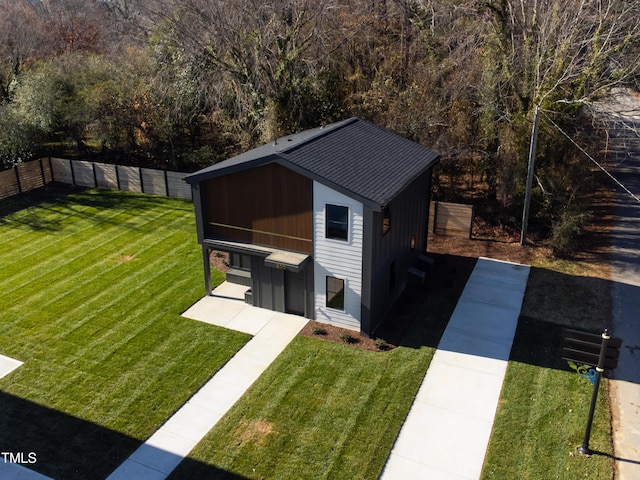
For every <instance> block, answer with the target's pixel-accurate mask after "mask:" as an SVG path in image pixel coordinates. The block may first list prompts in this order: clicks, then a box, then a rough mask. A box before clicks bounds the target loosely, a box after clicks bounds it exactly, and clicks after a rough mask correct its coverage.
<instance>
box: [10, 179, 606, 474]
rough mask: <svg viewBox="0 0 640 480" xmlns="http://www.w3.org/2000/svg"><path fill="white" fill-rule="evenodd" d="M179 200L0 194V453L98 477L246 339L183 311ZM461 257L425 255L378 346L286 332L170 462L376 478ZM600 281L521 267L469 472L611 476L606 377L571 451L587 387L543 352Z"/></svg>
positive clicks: (207, 469) (600, 304)
mask: <svg viewBox="0 0 640 480" xmlns="http://www.w3.org/2000/svg"><path fill="white" fill-rule="evenodd" d="M192 209H193V206H192V205H191V204H190V203H188V202H182V201H179V200H170V199H165V198H159V197H150V196H141V195H131V194H126V193H121V192H101V191H88V192H83V193H74V194H71V195H63V194H58V195H52V194H51V193H47V194H46V195H45V194H44V193H34V194H31V195H28V196H23V197H20V198H19V199H13V200H11V201H5V202H3V203H2V204H0V238H2V246H3V249H2V250H1V251H0V266H1V268H0V287H1V289H2V290H1V291H2V292H3V295H2V297H1V299H0V312H1V313H0V327H1V328H2V335H1V336H0V353H2V354H4V355H8V356H10V357H13V358H17V359H19V360H23V361H24V362H25V364H24V365H23V366H22V367H20V368H19V369H18V370H16V371H15V372H13V373H12V374H11V375H9V376H8V377H6V378H4V379H2V380H0V405H2V409H0V432H2V435H0V451H13V452H15V451H18V452H20V451H22V452H32V451H33V452H35V453H36V454H37V458H38V463H37V464H36V465H34V466H33V468H35V469H36V470H39V471H42V472H43V473H45V474H48V475H50V476H53V477H54V478H64V479H73V478H78V479H84V478H104V477H105V476H106V475H108V474H109V473H110V472H111V471H112V470H113V469H115V467H116V466H118V465H119V464H120V463H121V462H122V461H123V460H124V459H125V458H126V457H127V456H128V455H129V454H130V453H131V452H132V451H133V450H134V449H135V448H136V447H137V446H138V445H139V444H140V442H141V441H143V440H145V439H146V438H147V437H148V436H149V435H151V433H153V432H154V431H155V430H156V429H157V428H158V427H159V426H160V424H161V423H162V422H163V421H164V420H165V419H166V418H167V417H169V416H170V415H171V414H172V413H173V412H174V411H175V410H176V409H177V408H179V406H180V405H181V404H182V403H183V402H184V401H185V400H186V399H187V398H188V397H189V396H190V395H191V394H192V393H193V392H194V391H195V390H196V389H197V388H198V386H200V385H201V384H202V383H204V382H205V381H206V379H207V378H209V377H210V376H211V375H212V374H213V373H214V372H215V371H216V370H217V369H218V368H219V367H220V366H221V365H222V364H223V363H224V362H225V361H226V360H227V359H228V358H230V356H231V355H233V353H234V352H235V351H237V349H239V348H240V347H241V346H242V345H243V344H244V343H245V342H246V341H247V340H248V336H246V335H243V334H239V333H235V332H232V331H229V330H225V329H220V328H216V327H213V326H209V325H206V324H201V323H199V322H195V321H192V320H186V319H183V318H181V317H180V316H179V314H180V312H182V311H184V310H185V309H186V308H187V307H188V306H189V305H191V304H192V303H193V302H195V301H196V300H197V299H198V298H199V297H200V296H201V294H202V288H203V285H202V278H201V277H202V270H201V265H200V262H201V255H200V250H199V248H198V246H197V244H196V239H195V231H194V230H195V228H194V225H193V212H192ZM472 267H473V262H471V263H470V264H469V262H465V261H461V259H460V258H457V259H455V258H453V257H451V258H447V257H446V256H442V257H441V258H439V259H438V261H437V262H436V265H435V266H434V271H432V272H431V275H430V279H431V280H432V284H431V285H430V286H429V289H428V290H427V295H426V296H425V297H424V299H423V300H422V308H421V309H420V312H419V314H418V316H417V321H416V322H414V324H413V325H412V326H411V328H410V330H409V332H408V335H406V337H405V341H404V342H403V344H402V345H401V346H400V347H398V348H396V349H394V350H392V351H388V352H369V351H364V350H359V349H356V348H354V347H353V346H348V345H339V344H334V343H330V342H326V341H323V340H321V339H318V338H306V337H298V338H296V339H295V340H294V341H293V342H292V343H291V345H289V347H287V349H285V351H284V352H283V354H282V355H280V357H278V358H277V359H276V361H275V362H274V363H273V364H272V365H271V366H270V367H269V368H268V369H267V371H266V372H265V374H264V375H263V376H262V377H260V378H259V379H258V381H257V382H256V383H255V384H254V385H253V386H252V387H251V388H250V389H249V391H248V392H247V394H246V395H245V396H244V397H243V398H242V399H241V400H240V402H238V404H236V405H235V406H234V407H233V408H232V409H231V411H230V412H229V414H228V415H227V416H225V417H224V418H223V420H222V421H221V422H219V423H218V425H216V426H215V427H214V429H213V430H212V431H211V432H210V433H209V434H208V435H207V436H206V437H205V439H204V440H203V441H202V442H201V443H200V444H198V445H197V446H196V448H195V449H194V450H193V451H192V453H191V454H190V455H189V457H188V458H187V459H186V460H185V461H184V462H182V463H181V464H180V466H179V467H178V468H177V469H176V470H175V471H174V472H173V474H172V475H171V476H170V478H171V479H174V480H175V479H183V478H184V479H193V478H233V479H244V478H249V479H260V478H283V479H288V478H295V479H305V478H309V479H311V478H314V479H315V478H334V479H343V478H354V479H355V478H361V479H375V478H377V476H378V475H379V473H380V471H381V469H382V467H383V465H384V463H385V461H386V459H387V456H388V454H389V453H390V449H391V447H392V444H393V442H394V440H395V438H396V435H397V433H398V431H399V429H400V427H401V425H402V422H403V420H404V418H405V416H406V414H407V412H408V410H409V408H410V406H411V403H412V401H413V398H414V396H415V393H416V392H417V389H418V387H419V384H420V382H421V381H422V378H423V377H424V374H425V372H426V370H427V368H428V365H429V362H430V361H431V358H432V355H433V353H434V351H435V346H436V345H437V342H438V340H439V338H440V335H441V333H442V331H443V329H444V328H445V326H446V322H447V320H448V318H449V316H450V314H451V312H452V311H453V308H454V307H455V304H456V301H457V298H458V295H459V293H460V291H461V289H462V287H463V286H464V282H465V281H466V277H467V274H468V273H469V272H470V270H471V268H472ZM438 268H440V269H441V270H440V271H438ZM214 275H215V279H214V281H220V280H221V276H220V275H219V274H214ZM605 287H606V285H605V284H603V283H602V282H599V281H594V280H592V279H587V278H582V277H577V276H575V275H566V274H561V273H555V272H552V271H551V270H548V269H533V270H532V276H531V278H530V282H529V289H528V291H527V295H526V298H525V303H524V306H523V316H522V318H521V320H520V324H519V328H518V332H517V335H516V339H515V342H514V349H513V350H512V358H511V362H510V364H509V367H508V370H507V377H506V380H505V384H504V388H503V392H502V397H501V400H500V405H499V411H498V414H497V417H496V422H495V425H494V431H493V434H492V439H491V444H490V449H489V452H488V456H487V461H486V463H485V469H484V472H483V478H485V479H504V478H527V479H545V480H546V479H549V478H565V479H574V478H585V477H586V478H599V479H608V478H610V477H611V469H612V465H611V464H612V461H611V459H610V458H609V455H610V454H611V444H610V439H609V430H608V428H609V427H608V425H609V423H608V422H609V414H608V411H607V402H606V382H604V384H603V389H602V392H601V397H600V400H601V401H600V404H599V405H598V410H597V411H596V423H595V424H594V428H593V434H592V441H591V447H592V448H593V449H595V450H597V451H599V452H601V454H599V455H594V456H592V457H591V458H585V457H582V456H580V455H579V454H577V453H576V451H575V447H576V446H577V445H579V444H580V442H581V441H582V435H583V433H584V422H585V420H586V414H587V409H588V402H589V399H590V393H591V386H590V384H588V383H587V382H585V381H584V380H582V379H581V378H580V377H579V376H578V375H577V374H575V373H573V372H571V371H569V370H568V369H567V367H566V364H564V363H563V362H562V361H561V360H559V358H558V356H559V355H558V352H557V347H558V342H559V338H560V332H561V326H560V323H562V322H567V324H569V325H573V326H578V325H579V324H585V323H586V322H588V321H589V320H590V319H591V320H592V319H593V318H594V316H595V317H597V316H598V315H599V316H600V318H601V317H602V315H606V314H607V309H608V308H609V307H608V303H607V302H606V301H605V300H604V297H596V296H589V292H590V291H592V290H596V291H598V292H602V291H604V289H605ZM543 288H544V289H547V290H548V292H547V293H544V292H542V291H541V290H542V289H543ZM563 289H565V291H567V294H563V293H562V292H563ZM577 291H580V292H582V293H583V294H584V295H587V297H589V298H593V301H592V302H591V303H589V306H588V310H589V312H588V313H586V309H585V308H584V295H576V294H575V292H577ZM569 292H573V294H572V295H569ZM553 295H555V296H553ZM545 299H547V300H545ZM549 299H551V300H549ZM556 299H562V303H563V305H562V309H561V310H560V311H558V301H557V300H556ZM595 309H598V310H595ZM600 310H601V311H600ZM552 312H554V313H555V317H554V316H552ZM609 313H610V312H609ZM548 319H552V320H553V321H554V323H547V322H546V321H545V320H548ZM576 324H578V325H576ZM591 326H593V323H591V324H589V327H591Z"/></svg>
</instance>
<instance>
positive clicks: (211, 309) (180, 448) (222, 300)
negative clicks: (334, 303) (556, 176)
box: [108, 283, 307, 480]
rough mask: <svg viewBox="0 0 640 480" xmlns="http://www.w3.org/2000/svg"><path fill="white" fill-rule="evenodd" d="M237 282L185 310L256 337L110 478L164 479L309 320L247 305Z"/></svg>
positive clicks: (205, 319)
mask: <svg viewBox="0 0 640 480" xmlns="http://www.w3.org/2000/svg"><path fill="white" fill-rule="evenodd" d="M237 287H238V286H235V285H230V284H227V283H223V284H222V285H221V286H220V287H219V289H216V290H214V292H213V294H212V295H211V296H209V297H205V298H203V299H202V300H201V301H200V302H198V303H197V304H196V305H194V306H193V307H192V308H190V309H189V310H187V311H186V312H185V313H184V314H183V315H184V316H186V317H188V318H194V319H196V320H201V321H207V322H209V323H216V324H220V325H224V326H227V327H228V328H235V329H236V330H240V331H244V332H246V333H251V334H253V335H255V336H254V337H253V338H252V339H251V340H250V341H249V342H248V343H247V344H246V345H245V346H244V347H243V348H242V349H240V351H238V353H236V355H235V356H234V357H233V358H232V359H231V360H229V362H227V364H226V365H225V366H224V367H223V368H221V369H220V370H219V371H218V372H217V373H216V374H215V375H214V376H213V377H212V378H211V380H209V381H208V382H207V383H206V384H205V385H204V386H203V387H202V388H201V389H200V390H199V391H198V392H196V394H195V395H194V396H193V397H191V399H190V400H189V401H188V402H187V403H186V404H185V405H184V406H183V407H182V408H181V409H180V410H178V411H177V412H176V413H175V415H173V416H172V417H171V418H170V419H169V420H167V422H166V423H165V424H164V425H163V426H162V427H160V429H159V430H158V431H157V432H156V433H154V434H153V435H152V436H151V437H150V438H149V439H148V440H147V441H146V442H145V443H144V444H143V445H141V446H140V447H139V448H138V449H137V450H136V451H135V452H134V453H133V454H132V455H131V456H130V457H129V458H128V459H127V460H125V462H124V463H123V464H122V465H120V467H118V468H117V469H116V470H115V471H114V472H113V473H112V474H111V475H110V476H109V477H108V480H131V479H134V478H135V479H136V480H162V479H164V478H166V477H167V476H168V475H169V474H170V473H171V472H172V471H173V469H175V468H176V467H177V466H178V464H179V463H180V462H181V461H182V459H183V458H185V457H186V456H187V455H188V454H189V452H190V451H191V450H192V449H193V447H195V446H196V444H197V443H198V442H199V441H200V440H202V438H204V436H205V435H206V434H207V433H208V432H209V430H211V428H213V426H214V425H215V424H216V423H217V422H218V421H219V420H220V419H221V418H222V417H223V416H224V415H225V414H226V412H227V411H228V410H229V409H230V408H231V407H232V406H233V405H234V404H235V403H236V401H238V399H240V397H241V396H242V395H243V394H244V392H245V391H246V390H247V389H248V388H249V387H250V386H251V385H252V384H253V382H255V380H257V378H258V377H259V376H260V375H261V374H262V372H263V371H264V370H265V369H266V368H267V367H268V366H269V365H270V364H271V362H273V361H274V360H275V359H276V357H277V356H278V355H279V354H280V352H282V350H284V348H285V347H286V346H287V345H288V344H289V342H290V341H291V340H293V338H294V337H295V336H296V335H297V334H298V333H299V332H300V330H301V329H302V327H304V325H305V324H306V323H307V319H305V318H302V317H299V316H297V315H288V314H285V313H278V312H272V311H270V310H265V309H262V308H256V307H252V306H250V305H247V304H245V303H244V302H243V301H241V300H239V299H237V298H236V297H237V296H238V295H240V294H242V295H244V290H246V288H247V287H241V288H237ZM240 290H242V291H240ZM234 296H236V297H234Z"/></svg>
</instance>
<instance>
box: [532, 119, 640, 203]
mask: <svg viewBox="0 0 640 480" xmlns="http://www.w3.org/2000/svg"><path fill="white" fill-rule="evenodd" d="M540 111H541V112H542V114H543V115H544V116H545V118H546V119H547V120H549V121H550V122H551V124H552V125H553V126H554V127H556V128H557V129H558V131H560V133H562V134H563V135H564V136H565V137H567V138H568V139H569V141H570V142H571V143H573V144H574V145H575V146H576V147H577V148H578V150H580V151H581V152H582V153H584V154H585V155H586V156H587V158H588V159H589V160H591V161H592V162H593V163H594V164H596V165H597V166H598V168H599V169H600V170H602V171H603V172H604V173H606V174H607V176H608V177H609V178H610V179H611V180H613V181H614V182H615V183H616V184H618V186H620V188H622V189H623V190H624V191H625V192H627V193H628V194H629V195H631V196H632V197H633V198H634V200H635V201H636V202H638V203H640V198H638V197H636V196H635V195H634V194H633V193H632V192H631V191H630V190H629V189H628V188H627V187H625V186H624V185H623V184H622V183H620V181H618V179H617V178H615V177H614V176H613V175H611V174H610V173H609V172H608V171H607V170H606V169H605V168H604V167H603V166H602V165H600V164H599V163H598V162H597V161H596V160H595V159H594V158H593V157H592V156H591V155H589V154H588V153H587V152H586V151H585V149H584V148H582V147H581V146H580V145H578V144H577V143H576V141H575V140H574V139H573V138H571V137H570V136H569V134H568V133H566V132H565V131H564V130H562V129H561V128H560V127H559V126H558V125H557V124H556V123H555V122H554V121H553V120H551V118H549V115H547V114H546V113H545V112H544V110H540Z"/></svg>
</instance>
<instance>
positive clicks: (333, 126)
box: [274, 117, 361, 155]
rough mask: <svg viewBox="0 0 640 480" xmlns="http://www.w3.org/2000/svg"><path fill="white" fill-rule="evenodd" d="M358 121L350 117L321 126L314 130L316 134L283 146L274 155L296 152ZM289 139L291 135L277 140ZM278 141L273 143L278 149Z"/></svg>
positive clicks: (356, 118) (358, 119)
mask: <svg viewBox="0 0 640 480" xmlns="http://www.w3.org/2000/svg"><path fill="white" fill-rule="evenodd" d="M358 121H361V119H360V118H358V117H351V118H348V119H346V120H341V121H338V122H334V123H330V124H329V125H322V126H320V127H318V128H317V129H316V130H317V132H316V133H314V134H312V135H309V136H308V137H306V138H304V139H302V140H300V141H298V142H294V143H293V144H292V145H289V146H285V147H284V148H283V149H282V150H278V149H277V148H276V154H278V155H279V154H283V155H286V154H288V153H290V152H292V151H294V150H296V149H297V148H300V147H302V146H304V145H308V144H309V143H311V142H314V141H316V140H318V139H319V138H322V137H324V136H326V135H329V134H330V133H333V132H336V131H338V130H341V129H343V128H344V127H346V126H348V125H351V124H352V123H355V122H358ZM301 133H303V132H301ZM289 137H291V135H286V136H284V137H281V138H279V139H278V140H286V139H287V138H289ZM278 140H276V141H275V142H274V146H275V147H278V145H279V144H278V143H277V142H278Z"/></svg>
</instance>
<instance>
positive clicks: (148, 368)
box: [0, 192, 249, 479]
mask: <svg viewBox="0 0 640 480" xmlns="http://www.w3.org/2000/svg"><path fill="white" fill-rule="evenodd" d="M71 197H72V198H70V200H69V202H67V201H66V200H65V198H67V197H62V198H60V199H58V200H56V198H55V195H54V199H53V200H52V201H48V203H47V204H50V203H52V202H53V203H56V204H59V205H60V206H58V207H56V208H55V209H53V210H52V209H50V208H48V207H46V208H43V209H42V210H41V211H37V209H38V202H39V201H41V199H40V198H38V197H34V198H33V199H32V201H33V203H34V205H32V206H31V208H33V209H35V210H36V216H37V217H38V222H39V223H41V224H42V225H50V224H55V226H56V228H55V229H49V230H45V229H43V230H39V231H37V232H34V235H36V236H37V237H38V241H40V240H42V239H43V238H45V237H47V236H49V241H46V239H45V240H44V241H43V242H42V244H41V245H47V244H50V243H57V247H56V248H47V249H46V252H47V255H48V256H50V259H48V260H50V262H51V263H50V264H49V265H50V266H52V268H53V267H54V266H55V268H56V274H55V278H58V279H59V280H60V281H59V283H58V284H56V285H53V284H50V285H48V287H47V289H46V294H45V295H42V296H39V297H38V298H37V299H35V298H34V297H33V296H35V295H37V294H38V293H39V289H42V288H43V286H44V285H46V283H47V282H48V281H49V280H50V279H49V278H46V279H42V278H40V279H36V281H35V282H30V281H25V278H26V277H28V275H25V276H23V277H22V281H21V282H19V283H17V284H13V283H12V279H11V278H6V277H3V278H2V279H1V280H0V288H2V290H3V292H4V291H6V290H7V289H8V288H15V287H17V289H15V290H13V291H14V293H15V295H12V296H2V297H0V327H1V328H2V331H3V335H2V336H0V352H2V353H3V354H8V352H11V353H12V354H14V355H13V356H16V357H18V358H20V359H21V360H23V361H24V362H25V363H24V365H23V366H22V367H20V368H19V369H17V370H16V371H15V372H13V373H12V374H10V375H8V376H7V377H5V378H3V379H0V391H1V392H2V395H9V396H10V398H17V399H24V400H25V401H26V403H25V404H24V405H21V406H20V408H21V409H22V411H24V412H25V414H24V415H25V418H30V419H31V420H30V422H29V427H28V428H27V429H23V428H21V427H20V424H15V423H14V422H11V421H10V419H9V418H4V417H3V415H9V413H8V412H4V411H0V425H2V428H3V435H2V436H0V449H2V451H5V450H7V451H8V450H10V448H13V447H15V445H16V439H20V442H23V441H24V442H26V444H28V445H31V446H32V448H34V449H36V450H38V451H44V450H51V448H50V447H49V445H55V449H56V453H55V455H44V454H42V455H39V456H38V470H39V471H42V472H43V473H49V474H50V475H53V476H54V477H55V478H69V479H72V478H82V477H81V476H80V477H79V475H82V474H81V473H78V472H87V471H92V472H93V473H94V474H95V478H104V477H105V476H106V475H107V474H108V473H109V471H102V470H100V468H106V466H107V465H108V466H110V467H109V468H112V466H113V463H114V462H121V461H123V460H124V459H125V458H126V456H127V455H128V454H129V453H131V452H130V451H126V449H125V450H122V449H121V448H120V447H119V445H120V442H122V439H123V438H125V439H126V438H135V439H138V440H144V439H145V438H147V437H148V436H149V435H151V434H152V433H153V432H154V431H155V430H156V429H157V428H159V426H160V425H161V424H162V423H163V422H164V421H165V420H166V419H167V418H168V417H169V416H170V415H171V414H172V413H173V412H175V411H176V410H177V409H178V408H179V407H180V406H181V405H182V403H183V402H184V401H186V400H187V399H188V398H189V397H190V396H191V395H192V394H193V393H194V391H195V390H196V389H197V388H199V386H200V385H202V384H203V383H204V382H205V381H206V380H207V379H208V378H209V377H210V376H211V375H212V374H213V373H214V372H215V371H217V370H218V369H219V368H220V367H221V366H222V365H224V363H226V362H227V361H228V359H229V358H231V357H232V356H233V355H234V354H235V352H236V351H237V350H238V349H239V348H241V346H242V345H244V343H246V341H247V340H248V338H249V336H248V335H245V334H241V333H238V332H233V331H230V330H225V329H221V328H218V327H214V326H211V325H207V324H204V323H201V322H195V321H191V320H187V319H183V318H182V317H180V316H179V314H180V313H181V311H182V310H184V309H186V308H187V307H188V306H189V305H191V304H192V303H193V302H195V301H196V300H197V299H198V298H199V297H200V296H202V294H203V289H202V278H201V277H202V271H201V265H200V262H201V258H200V253H201V252H200V249H199V247H198V245H197V242H196V239H195V231H194V219H193V213H192V212H191V209H192V208H193V206H192V205H188V204H185V202H182V201H172V200H162V199H160V200H159V201H158V202H156V199H154V198H151V199H147V198H144V199H143V200H141V196H135V195H122V194H119V193H117V192H86V193H80V194H74V195H73V196H71ZM75 201H77V202H79V203H80V204H83V205H95V211H96V212H99V214H95V213H94V212H93V210H92V209H91V208H84V207H83V208H75V207H74V203H73V202H75ZM100 205H107V206H109V214H108V216H109V217H110V220H109V221H108V222H104V216H101V214H100V213H101V212H100ZM187 207H188V208H187ZM131 212H133V213H131ZM20 213H21V212H19V211H18V212H15V213H14V214H8V215H7V217H6V218H4V219H3V221H0V237H2V234H3V229H6V228H8V229H9V230H11V229H13V228H14V227H12V226H10V225H11V220H12V215H17V216H19V215H20ZM74 215H76V216H77V217H74ZM62 219H64V220H62ZM87 222H89V224H87ZM91 222H94V224H93V226H91V225H90V224H91ZM112 222H114V223H115V225H114V224H112ZM118 222H122V225H121V226H118V225H117V223H118ZM27 238H28V237H27ZM27 238H25V239H23V240H27ZM61 238H66V241H58V240H60V239H61ZM66 242H67V243H68V245H67V246H68V247H69V249H71V250H72V252H73V253H74V254H75V255H76V256H77V258H74V259H70V258H69V256H68V254H67V253H66V252H65V250H66V248H65V243H66ZM95 243H99V244H100V248H98V249H94V250H92V249H90V248H84V249H83V248H80V247H78V246H77V245H84V246H86V245H90V244H95ZM33 245H34V243H33V242H29V241H23V242H20V241H19V242H17V243H12V244H11V248H12V249H14V252H13V254H14V255H16V258H25V257H26V256H27V255H29V256H30V257H29V262H34V259H35V258H37V257H38V255H41V254H42V253H41V252H38V253H35V254H33V252H32V251H31V250H30V248H32V247H33ZM125 249H126V250H125ZM120 252H122V253H126V254H127V255H132V257H133V259H130V261H122V262H120V261H119V260H121V259H119V257H118V256H119V255H120ZM3 258H10V257H8V256H6V255H4V256H3ZM12 262H13V260H12ZM13 263H15V262H13ZM28 266H29V265H28V263H26V264H25V267H28ZM14 272H17V273H19V271H18V270H16V267H15V266H14ZM217 278H218V279H220V278H221V277H217ZM16 297H19V298H20V301H18V302H16V301H15V300H16ZM14 403H15V402H14ZM32 405H38V406H39V407H38V408H39V409H40V410H38V411H37V412H34V413H33V415H29V413H28V412H29V409H31V408H32V407H31V406H32ZM25 409H26V410H25ZM42 409H45V410H42ZM14 411H15V410H14ZM47 411H49V412H52V415H53V417H52V418H50V417H51V416H50V415H47V414H45V412H47ZM65 419H76V420H73V421H71V420H65ZM98 427H100V428H106V429H107V430H105V432H104V433H105V434H103V435H100V436H96V435H93V434H89V432H90V431H95V430H96V428H98ZM12 428H16V429H17V430H11V429H12ZM60 429H64V431H65V436H66V437H67V438H69V439H73V438H78V439H86V438H92V439H94V440H91V441H90V442H89V443H86V442H84V441H83V444H82V454H81V455H78V453H77V450H76V451H75V452H74V448H77V445H75V446H74V441H69V442H63V443H62V444H61V443H60V442H58V441H56V440H54V438H57V437H56V435H58V433H59V432H60V431H61V430H60ZM56 432H58V433H56ZM107 432H118V433H119V434H122V435H124V437H122V436H118V435H110V434H108V433H107ZM98 438H99V439H100V440H99V441H97V440H95V439H98ZM11 439H13V441H12V442H11V445H8V444H5V443H3V442H9V441H10V440H11ZM48 439H49V440H48ZM106 439H109V440H106ZM109 441H114V442H116V443H113V444H109V443H108V442H109ZM105 442H107V443H106V444H105ZM128 445H129V444H128ZM45 446H46V447H45ZM127 448H130V447H127ZM114 452H115V453H114ZM114 455H116V457H117V458H116V457H114ZM120 455H122V458H120ZM63 459H66V460H63ZM58 462H62V463H58ZM100 466H103V467H100ZM85 478H86V477H85Z"/></svg>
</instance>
